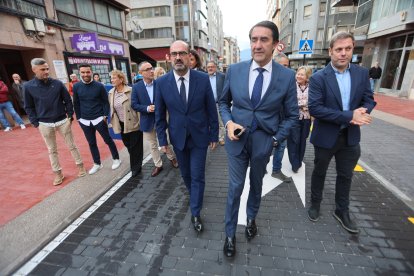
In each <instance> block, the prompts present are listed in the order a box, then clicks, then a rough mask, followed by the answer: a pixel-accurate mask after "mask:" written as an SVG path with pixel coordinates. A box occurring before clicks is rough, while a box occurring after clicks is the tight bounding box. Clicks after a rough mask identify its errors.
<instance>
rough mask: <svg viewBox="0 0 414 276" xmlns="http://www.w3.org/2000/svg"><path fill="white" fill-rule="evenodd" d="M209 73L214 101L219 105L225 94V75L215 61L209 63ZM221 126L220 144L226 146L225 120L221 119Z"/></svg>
mask: <svg viewBox="0 0 414 276" xmlns="http://www.w3.org/2000/svg"><path fill="white" fill-rule="evenodd" d="M207 73H208V75H209V76H210V84H211V88H212V90H213V94H214V100H215V101H216V103H218V100H219V99H220V97H221V94H222V92H223V85H224V78H225V75H224V74H223V73H221V72H220V71H217V64H216V63H215V62H214V61H213V60H211V61H209V62H208V63H207ZM218 111H219V109H218V104H217V113H218ZM219 125H220V129H219V143H220V145H224V134H225V130H224V125H223V120H221V118H219Z"/></svg>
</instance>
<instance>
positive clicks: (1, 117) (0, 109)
mask: <svg viewBox="0 0 414 276" xmlns="http://www.w3.org/2000/svg"><path fill="white" fill-rule="evenodd" d="M3 109H6V110H7V112H9V113H10V115H11V116H12V117H13V120H14V121H15V122H16V123H17V124H18V125H23V124H24V123H23V120H22V118H20V116H19V114H17V112H16V110H14V108H13V105H12V103H11V102H10V101H7V102H5V103H0V123H1V124H2V125H3V126H4V128H6V127H10V124H9V121H7V119H6V116H4V113H3Z"/></svg>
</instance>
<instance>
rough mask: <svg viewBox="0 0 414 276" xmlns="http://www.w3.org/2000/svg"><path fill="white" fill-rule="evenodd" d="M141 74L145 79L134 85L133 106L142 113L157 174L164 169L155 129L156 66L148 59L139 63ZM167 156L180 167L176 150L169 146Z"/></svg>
mask: <svg viewBox="0 0 414 276" xmlns="http://www.w3.org/2000/svg"><path fill="white" fill-rule="evenodd" d="M138 70H139V74H140V75H142V77H143V81H140V82H137V83H135V84H134V86H133V87H132V95H131V106H132V108H133V109H134V110H136V111H138V112H139V113H140V126H139V128H140V130H141V131H142V132H143V134H144V140H145V141H148V143H149V145H150V148H151V157H152V160H153V161H154V165H155V167H154V169H153V170H152V172H151V176H152V177H154V176H157V175H158V174H159V173H160V172H161V171H162V169H163V167H162V159H161V155H160V151H159V149H158V141H157V133H156V130H155V105H154V102H155V101H154V100H155V97H154V96H155V95H154V90H155V86H156V83H155V81H154V68H153V67H152V65H151V63H149V62H148V61H143V62H141V63H140V64H138ZM166 153H167V158H168V159H169V160H170V162H171V164H172V166H173V167H174V168H178V162H177V160H176V159H175V154H174V152H173V151H172V150H171V149H170V148H169V147H168V150H167V152H166Z"/></svg>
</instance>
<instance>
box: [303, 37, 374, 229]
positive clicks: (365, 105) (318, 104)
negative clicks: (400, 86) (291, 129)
mask: <svg viewBox="0 0 414 276" xmlns="http://www.w3.org/2000/svg"><path fill="white" fill-rule="evenodd" d="M354 46H355V39H354V36H353V35H352V34H350V33H347V32H338V33H336V34H334V35H333V36H332V38H331V40H330V43H329V56H330V57H331V62H330V63H329V64H328V65H327V66H326V67H325V68H324V69H322V70H320V71H318V72H317V73H315V74H314V75H312V77H311V78H310V81H309V83H310V85H309V112H310V115H311V116H313V117H314V118H315V120H314V123H313V130H312V134H311V138H310V142H311V143H312V144H313V146H314V148H315V159H314V169H313V172H312V177H311V207H310V208H309V210H308V216H309V219H310V220H311V221H317V220H318V219H319V214H320V205H321V202H322V194H323V188H324V183H325V176H326V171H327V169H328V166H329V163H330V161H331V159H332V157H334V156H335V161H336V174H337V177H336V185H335V206H336V208H335V211H334V213H333V216H334V217H335V219H337V220H338V221H339V223H340V224H341V225H342V227H344V228H345V229H346V230H347V231H349V232H351V233H358V232H359V230H358V227H357V225H356V224H355V223H354V222H353V221H352V220H351V218H350V215H349V194H350V190H351V183H352V174H353V170H354V168H355V166H356V164H357V162H358V159H359V157H360V155H361V148H360V145H359V142H360V138H361V131H360V126H361V125H367V124H370V123H371V121H372V118H371V116H370V115H369V113H370V112H371V111H372V109H373V108H374V107H375V105H376V103H375V101H374V99H373V94H372V91H371V89H370V84H369V75H368V70H367V69H365V68H363V67H360V66H358V65H355V64H351V63H350V62H351V59H352V54H353V50H354Z"/></svg>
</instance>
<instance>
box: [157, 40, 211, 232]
mask: <svg viewBox="0 0 414 276" xmlns="http://www.w3.org/2000/svg"><path fill="white" fill-rule="evenodd" d="M189 51H190V49H189V47H188V44H187V43H185V42H184V41H181V40H177V41H175V42H173V43H172V44H171V46H170V60H171V65H172V67H173V70H172V71H171V72H169V73H168V74H166V75H163V76H162V77H160V78H158V79H157V85H156V88H155V95H156V96H155V106H156V108H155V122H156V128H157V134H158V141H159V144H160V146H161V147H163V150H167V144H168V142H167V135H166V130H167V128H168V132H169V135H170V141H171V144H172V145H173V147H174V151H175V154H176V156H177V159H178V163H179V164H180V172H181V176H182V178H183V180H184V183H185V185H186V187H187V190H188V192H189V194H190V209H191V222H192V223H193V226H194V229H195V230H196V231H197V232H201V231H202V230H203V224H202V221H201V216H200V212H201V209H202V206H203V197H204V186H205V164H206V156H207V148H208V146H209V145H210V148H211V149H214V148H215V147H216V144H217V141H218V117H217V110H216V103H215V101H214V96H213V91H212V90H211V85H210V80H209V77H208V75H207V74H206V73H202V72H198V71H195V70H191V69H189V62H190V57H189V55H188V54H189ZM167 112H168V115H169V120H168V122H167Z"/></svg>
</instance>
